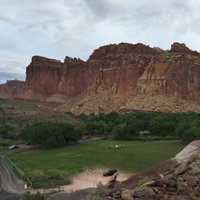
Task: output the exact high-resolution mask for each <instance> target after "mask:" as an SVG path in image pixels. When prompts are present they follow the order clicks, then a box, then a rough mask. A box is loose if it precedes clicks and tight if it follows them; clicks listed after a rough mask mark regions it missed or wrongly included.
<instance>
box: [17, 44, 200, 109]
mask: <svg viewBox="0 0 200 200" xmlns="http://www.w3.org/2000/svg"><path fill="white" fill-rule="evenodd" d="M26 73H27V78H26V87H25V90H24V94H26V95H24V96H23V94H22V95H21V97H22V98H26V99H32V98H33V97H32V96H34V98H33V99H36V96H37V95H36V94H38V95H42V97H41V96H40V99H42V100H45V99H46V101H52V99H54V100H53V101H56V98H57V97H58V96H59V95H62V96H65V97H63V99H65V100H66V99H67V100H66V102H67V108H66V109H67V110H70V111H75V110H78V109H79V110H81V111H82V112H84V111H85V110H86V109H87V108H86V107H88V106H91V107H93V108H96V110H95V111H94V112H96V111H97V112H98V109H99V110H101V111H105V112H106V111H108V110H109V108H112V109H111V110H116V109H119V107H121V106H123V105H129V104H128V103H127V101H128V98H127V97H128V96H129V97H130V96H134V97H138V96H140V95H142V96H146V98H147V99H148V98H149V96H157V95H159V96H160V95H161V96H167V97H174V98H181V99H185V100H192V101H194V102H198V101H199V100H200V54H199V53H198V52H197V51H192V50H190V49H189V48H188V47H186V45H185V44H180V43H174V44H172V46H171V50H169V51H164V50H162V49H159V48H151V47H149V46H146V45H144V44H141V43H139V44H135V45H133V44H128V43H121V44H118V45H116V44H113V45H106V46H103V47H100V48H99V49H96V50H95V51H94V53H93V54H92V55H91V56H90V57H89V59H88V60H87V61H86V62H84V61H82V60H80V59H76V58H69V57H66V58H65V61H64V62H61V61H58V60H53V59H48V58H43V57H39V56H34V57H33V58H32V62H31V63H30V65H29V66H28V67H27V71H26ZM30 91H31V92H30ZM35 95H36V96H35ZM100 99H102V103H100V102H99V100H100ZM129 99H130V98H129ZM57 101H59V100H57ZM88 102H90V103H88ZM144 102H145V101H144ZM69 105H70V106H69ZM141 107H142V106H141ZM62 109H65V107H62ZM91 110H92V109H91ZM111 110H109V111H111ZM90 112H92V111H90Z"/></svg>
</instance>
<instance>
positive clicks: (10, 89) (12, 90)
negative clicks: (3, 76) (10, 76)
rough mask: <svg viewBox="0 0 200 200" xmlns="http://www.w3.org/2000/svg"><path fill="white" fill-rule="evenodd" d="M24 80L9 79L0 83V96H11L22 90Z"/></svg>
mask: <svg viewBox="0 0 200 200" xmlns="http://www.w3.org/2000/svg"><path fill="white" fill-rule="evenodd" d="M24 88H25V82H24V81H18V80H10V81H7V82H6V83H5V84H1V85H0V98H13V97H16V96H17V95H19V94H21V93H22V92H23V89H24Z"/></svg>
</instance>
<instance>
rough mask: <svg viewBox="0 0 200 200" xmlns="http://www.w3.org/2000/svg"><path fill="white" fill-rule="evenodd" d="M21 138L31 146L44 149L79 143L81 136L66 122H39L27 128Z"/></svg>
mask: <svg viewBox="0 0 200 200" xmlns="http://www.w3.org/2000/svg"><path fill="white" fill-rule="evenodd" d="M21 137H22V138H23V139H26V140H28V141H29V142H31V144H35V145H41V146H44V147H57V146H62V145H66V144H68V143H70V142H77V140H78V139H79V138H80V134H79V133H78V132H77V131H75V129H74V127H73V125H71V124H68V123H66V122H50V121H48V122H39V123H36V124H33V125H30V126H27V127H26V128H25V129H24V130H23V132H22V134H21Z"/></svg>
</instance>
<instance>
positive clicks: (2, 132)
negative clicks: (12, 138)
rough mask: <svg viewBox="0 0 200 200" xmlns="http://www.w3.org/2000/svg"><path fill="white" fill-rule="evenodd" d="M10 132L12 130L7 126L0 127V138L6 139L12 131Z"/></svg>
mask: <svg viewBox="0 0 200 200" xmlns="http://www.w3.org/2000/svg"><path fill="white" fill-rule="evenodd" d="M12 130H13V128H12V127H11V126H9V125H1V126H0V136H1V137H2V138H8V137H9V134H10V131H12Z"/></svg>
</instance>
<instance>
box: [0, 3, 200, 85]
mask: <svg viewBox="0 0 200 200" xmlns="http://www.w3.org/2000/svg"><path fill="white" fill-rule="evenodd" d="M199 8H200V0H166V1H162V0H0V38H1V39H0V83H2V82H5V80H6V79H15V78H16V79H22V80H23V79H24V78H25V68H26V66H27V65H28V64H29V63H30V61H31V57H32V56H33V55H41V56H45V57H49V58H55V59H60V60H63V59H64V57H65V56H66V55H67V56H71V57H80V58H81V59H83V60H87V59H88V57H89V55H90V54H91V53H92V52H93V50H94V49H95V48H98V47H99V46H102V45H105V44H110V43H120V42H129V43H138V42H142V43H144V44H148V45H150V46H152V47H154V46H159V47H161V48H163V49H169V48H170V45H171V43H173V42H174V41H178V42H184V43H186V45H187V46H189V47H190V48H192V49H194V50H197V51H200V11H199Z"/></svg>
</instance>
